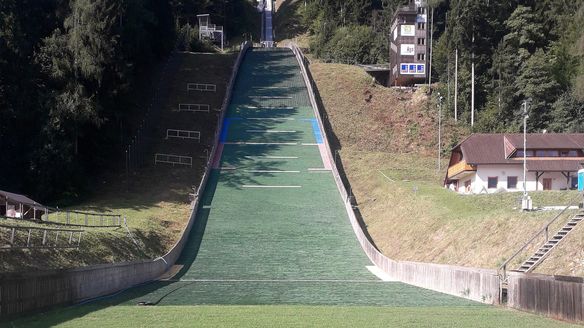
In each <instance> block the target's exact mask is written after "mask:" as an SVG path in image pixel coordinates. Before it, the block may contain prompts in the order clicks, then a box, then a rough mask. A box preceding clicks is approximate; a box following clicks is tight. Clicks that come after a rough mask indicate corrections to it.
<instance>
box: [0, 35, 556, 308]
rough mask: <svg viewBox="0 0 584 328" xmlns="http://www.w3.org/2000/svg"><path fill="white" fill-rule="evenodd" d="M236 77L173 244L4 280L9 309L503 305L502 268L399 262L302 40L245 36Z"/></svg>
mask: <svg viewBox="0 0 584 328" xmlns="http://www.w3.org/2000/svg"><path fill="white" fill-rule="evenodd" d="M234 74H236V75H234V77H233V78H232V82H231V83H230V88H229V90H231V93H229V92H230V91H229V90H228V95H227V97H226V101H225V103H224V106H223V107H224V111H223V112H222V113H221V119H220V130H218V133H217V138H216V140H217V142H216V144H215V148H214V149H213V152H212V156H211V158H210V159H209V167H208V170H207V173H206V174H205V178H204V179H203V183H202V184H201V186H200V188H199V194H197V195H196V196H197V201H196V202H195V203H194V210H193V215H192V217H191V220H190V221H189V225H188V226H187V228H186V229H185V233H184V235H183V237H182V238H181V239H180V240H179V241H178V242H177V244H176V246H175V247H174V248H173V250H171V252H169V253H168V254H166V255H165V256H163V257H161V258H158V259H155V260H152V261H143V262H140V263H127V264H120V265H113V266H111V265H110V266H99V267H94V268H87V269H79V270H72V271H70V272H67V273H65V274H63V273H55V274H54V275H53V276H51V275H46V274H45V275H43V276H42V277H41V276H34V275H31V276H27V277H26V276H25V277H16V278H14V277H11V278H10V279H3V281H2V284H0V292H3V293H2V295H3V298H2V300H1V301H2V302H3V303H2V307H0V309H1V310H2V313H1V314H2V315H5V314H8V315H14V314H18V313H23V312H26V311H31V310H35V309H37V310H38V309H40V308H47V307H50V306H54V305H58V304H71V303H74V302H79V301H81V300H84V299H92V302H91V305H81V306H92V307H93V308H95V307H111V306H130V305H131V306H136V305H144V306H166V305H182V306H191V305H272V304H274V305H282V304H284V305H341V306H342V305H347V306H353V305H356V306H360V305H368V306H390V307H443V308H444V309H446V308H452V307H475V306H484V305H483V304H481V303H488V304H496V303H498V302H499V300H500V294H499V292H500V289H499V288H500V280H499V276H498V275H497V272H496V271H494V270H481V269H474V268H461V267H454V266H448V265H437V264H428V263H415V262H402V261H394V260H391V259H388V258H386V257H385V256H383V254H381V253H380V252H379V251H378V250H377V249H376V248H375V246H374V245H373V244H372V243H371V242H370V241H369V240H368V239H367V237H366V235H365V233H364V231H363V230H362V228H361V225H360V223H359V222H358V221H357V219H356V218H355V214H354V212H353V209H352V205H351V201H350V197H348V195H347V192H346V189H345V187H344V186H343V182H342V180H341V178H340V175H339V172H338V170H337V167H336V163H335V162H334V160H333V158H332V155H331V149H330V146H329V144H328V139H327V135H326V133H325V131H324V130H323V122H322V118H321V113H320V111H319V108H318V105H317V102H316V99H315V93H314V91H313V86H312V83H313V82H312V80H311V79H310V72H309V71H308V69H307V65H306V60H305V58H304V57H303V55H302V53H301V51H300V50H299V49H298V48H297V47H295V46H293V45H292V46H291V47H290V48H251V49H250V48H249V44H246V45H245V46H243V48H242V51H241V53H240V56H239V58H238V61H237V64H236V67H235V71H234ZM231 87H232V88H231ZM164 272H166V273H165V274H164V275H162V273H164ZM161 275H162V276H161ZM34 279H36V280H34ZM522 279H524V277H523V276H522V275H517V276H514V275H511V276H510V278H509V287H508V288H509V292H510V294H509V295H510V298H509V304H510V305H511V306H514V307H517V308H523V309H527V310H532V309H530V308H528V307H527V306H522V305H521V303H520V302H519V301H518V300H519V298H520V297H522V296H521V295H522V294H521V291H522V289H521V288H523V287H521V286H524V284H521V281H522ZM31 281H32V282H31ZM404 282H405V283H404ZM137 284H138V285H137ZM136 285H137V286H136ZM128 286H135V287H132V288H129V289H125V290H124V288H127V287H128ZM420 287H423V288H420ZM554 288H555V287H554ZM118 290H122V291H121V292H118V293H117V294H114V295H110V296H107V297H105V298H101V299H94V298H95V297H96V296H102V295H107V294H111V293H113V292H115V291H118ZM42 302H47V303H42ZM48 302H52V303H48ZM77 309H79V307H77ZM90 309H91V308H88V311H90ZM67 311H73V310H69V308H67V309H62V310H60V313H61V314H63V313H64V312H67ZM78 311H79V310H78ZM540 312H543V311H540ZM548 314H549V313H548Z"/></svg>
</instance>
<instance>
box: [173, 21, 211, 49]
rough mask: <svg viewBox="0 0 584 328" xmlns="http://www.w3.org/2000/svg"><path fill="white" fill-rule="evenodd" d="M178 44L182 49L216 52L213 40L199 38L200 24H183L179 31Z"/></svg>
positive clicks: (178, 47)
mask: <svg viewBox="0 0 584 328" xmlns="http://www.w3.org/2000/svg"><path fill="white" fill-rule="evenodd" d="M176 46H177V49H178V50H180V51H193V52H216V48H215V47H214V46H213V43H212V42H211V41H208V40H199V28H198V26H193V27H191V26H190V25H189V24H186V25H183V27H181V29H180V30H179V31H178V36H177V42H176Z"/></svg>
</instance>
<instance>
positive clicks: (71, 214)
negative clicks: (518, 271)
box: [41, 209, 125, 227]
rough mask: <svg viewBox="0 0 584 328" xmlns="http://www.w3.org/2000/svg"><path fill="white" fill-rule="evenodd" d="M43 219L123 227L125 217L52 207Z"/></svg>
mask: <svg viewBox="0 0 584 328" xmlns="http://www.w3.org/2000/svg"><path fill="white" fill-rule="evenodd" d="M41 220H42V221H43V222H44V223H54V224H60V225H69V226H79V227H121V226H122V225H123V224H125V218H122V215H121V214H106V213H95V212H83V211H67V210H60V209H51V211H47V212H45V214H43V216H42V218H41Z"/></svg>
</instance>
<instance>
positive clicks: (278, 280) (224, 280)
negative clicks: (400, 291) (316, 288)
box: [165, 279, 382, 283]
mask: <svg viewBox="0 0 584 328" xmlns="http://www.w3.org/2000/svg"><path fill="white" fill-rule="evenodd" d="M165 281H171V282H282V283H287V282H339V283H347V282H353V283H381V282H382V281H379V280H341V279H168V280H165Z"/></svg>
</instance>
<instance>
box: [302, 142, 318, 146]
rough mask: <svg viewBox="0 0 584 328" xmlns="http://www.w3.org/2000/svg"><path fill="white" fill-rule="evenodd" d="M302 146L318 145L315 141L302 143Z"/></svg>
mask: <svg viewBox="0 0 584 328" xmlns="http://www.w3.org/2000/svg"><path fill="white" fill-rule="evenodd" d="M302 146H318V144H317V143H304V142H303V143H302Z"/></svg>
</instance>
